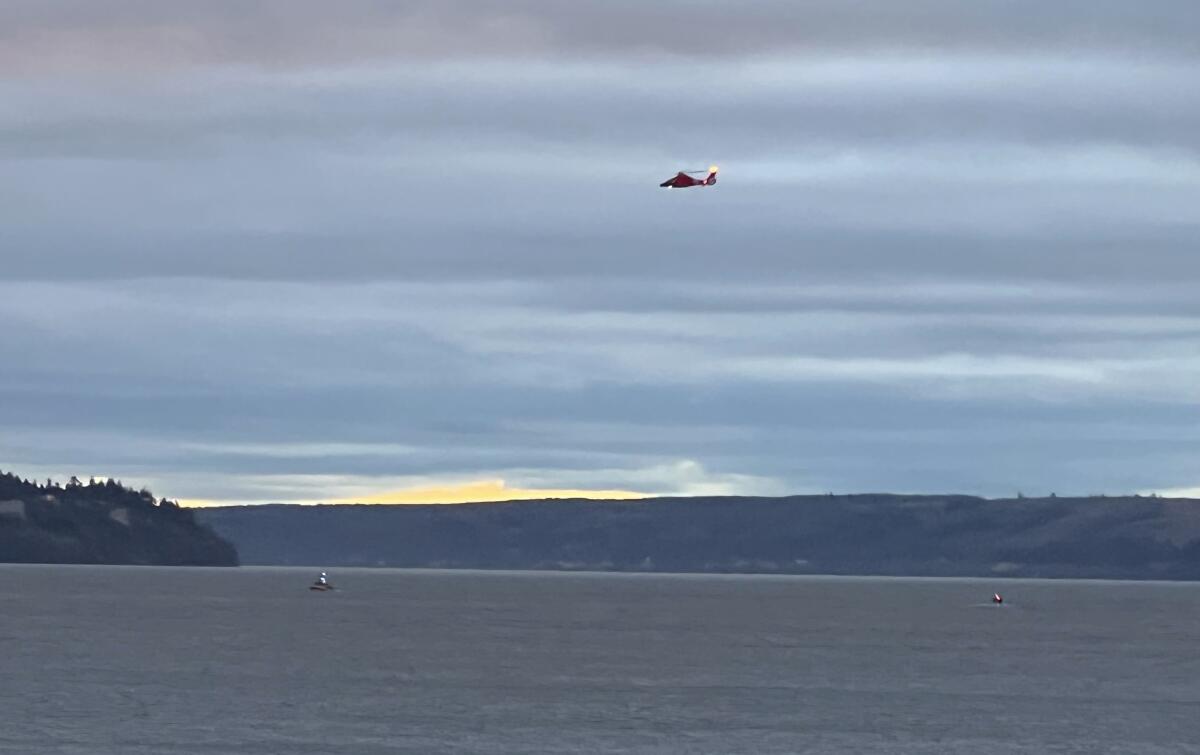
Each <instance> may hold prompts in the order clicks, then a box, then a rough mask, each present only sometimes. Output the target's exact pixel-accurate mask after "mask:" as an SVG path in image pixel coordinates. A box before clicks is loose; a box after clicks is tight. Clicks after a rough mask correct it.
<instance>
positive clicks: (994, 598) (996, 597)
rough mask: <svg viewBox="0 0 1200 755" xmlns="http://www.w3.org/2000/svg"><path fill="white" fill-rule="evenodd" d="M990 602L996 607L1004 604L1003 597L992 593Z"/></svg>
mask: <svg viewBox="0 0 1200 755" xmlns="http://www.w3.org/2000/svg"><path fill="white" fill-rule="evenodd" d="M992 602H993V603H995V604H996V605H1000V604H1001V603H1003V602H1004V597H1003V596H1002V595H1001V594H1000V593H998V592H994V593H992Z"/></svg>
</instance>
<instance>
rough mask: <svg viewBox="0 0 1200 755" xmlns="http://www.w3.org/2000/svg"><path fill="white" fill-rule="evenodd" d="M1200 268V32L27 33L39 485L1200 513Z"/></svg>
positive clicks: (7, 116) (639, 27)
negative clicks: (681, 180) (936, 500)
mask: <svg viewBox="0 0 1200 755" xmlns="http://www.w3.org/2000/svg"><path fill="white" fill-rule="evenodd" d="M712 163H716V164H718V165H720V166H721V174H720V183H719V184H718V185H716V186H715V187H712V188H707V189H692V190H686V191H667V190H663V189H659V188H658V183H659V182H660V181H662V180H664V179H665V178H667V177H669V176H670V175H671V174H673V173H674V172H675V171H676V170H678V169H694V168H703V167H705V166H707V165H709V164H712ZM1198 240H1200V5H1198V4H1197V3H1196V2H1195V0H1159V1H1158V2H1154V3H1150V4H1136V3H1130V2H1128V0H1119V1H1118V0H1087V1H1086V2H1085V1H1084V0H1059V1H1058V2H1054V3H1047V2H1044V0H1029V1H1028V2H1025V1H1021V0H975V1H974V2H962V1H961V0H945V1H941V0H908V2H904V3H896V2H892V1H891V0H876V1H875V2H864V1H859V0H819V1H810V2H798V1H793V0H787V1H784V0H780V1H778V2H746V1H745V0H737V1H736V2H735V1H734V0H705V1H697V2H686V3H685V2H672V1H665V0H655V1H654V2H646V1H645V0H638V1H634V0H628V1H625V0H621V1H615V0H605V1H604V2H599V1H597V2H590V3H584V2H525V1H521V0H516V1H511V0H510V1H509V2H479V1H476V0H471V1H454V0H438V1H437V2H407V3H405V2H397V3H385V2H367V1H362V2H328V0H322V1H321V2H317V1H316V0H286V2H285V1H283V0H280V1H278V2H271V1H264V2H257V3H250V4H248V3H244V2H241V1H240V0H238V1H236V2H235V1H234V0H212V1H210V2H204V3H195V2H183V0H108V1H106V2H94V1H93V0H63V1H58V2H56V1H53V0H6V2H4V3H2V4H0V354H3V358H2V360H0V468H3V469H6V470H9V469H11V470H12V471H14V472H16V473H17V474H20V475H22V476H37V477H46V476H48V475H51V476H55V477H58V478H64V477H66V476H68V475H71V474H78V475H80V476H87V475H98V476H99V475H104V476H114V477H119V478H121V479H122V480H124V481H126V482H132V483H135V484H138V485H141V484H149V485H151V486H152V487H153V488H154V490H155V492H157V493H159V494H160V495H166V496H169V497H178V498H182V499H188V500H207V501H314V500H339V499H375V500H383V499H389V498H388V497H389V495H390V494H393V493H394V492H395V491H404V490H407V489H410V488H422V489H425V488H436V489H438V490H446V489H450V490H453V489H454V488H455V487H457V486H460V485H470V486H472V487H471V488H469V489H471V490H478V489H485V490H488V491H489V494H490V493H492V492H494V491H495V490H496V489H497V488H496V486H498V485H499V484H500V481H502V482H503V485H504V486H505V488H504V489H501V492H503V491H504V490H508V491H509V492H511V493H512V494H513V495H519V494H522V493H523V491H526V490H538V491H541V490H549V491H561V490H603V491H628V492H631V493H650V494H658V493H664V494H665V493H672V494H674V493H679V494H700V493H745V494H758V493H767V494H777V493H790V492H797V493H803V492H825V491H831V490H832V491H837V492H868V491H884V490H887V491H905V492H966V493H981V494H987V495H1011V494H1015V493H1016V492H1017V491H1018V490H1020V491H1024V492H1025V493H1026V494H1040V493H1048V492H1050V491H1055V492H1058V493H1059V494H1060V495H1061V494H1067V493H1079V494H1086V493H1095V492H1109V493H1116V492H1132V491H1151V490H1166V491H1178V490H1187V489H1195V488H1200V463H1198V462H1200V296H1197V286H1196V282H1197V280H1200V243H1198ZM439 495H440V493H439ZM445 497H447V498H451V497H453V494H452V493H446V494H445ZM393 498H395V499H401V498H403V496H393Z"/></svg>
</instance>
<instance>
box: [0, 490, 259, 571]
mask: <svg viewBox="0 0 1200 755" xmlns="http://www.w3.org/2000/svg"><path fill="white" fill-rule="evenodd" d="M0 562H7V563H57V564H148V565H149V564H153V565H160V566H236V565H237V563H238V554H237V551H236V550H235V549H234V547H233V546H232V545H231V544H230V543H229V542H228V541H226V540H224V539H222V538H221V537H220V536H219V535H217V534H216V533H215V532H213V530H212V529H211V528H210V527H208V526H207V525H204V524H200V523H199V522H197V521H196V518H195V514H194V512H193V511H192V510H190V509H184V508H180V507H179V506H178V505H177V504H175V503H173V502H171V501H168V500H166V499H162V500H158V501H156V500H155V498H154V496H153V495H151V493H150V491H148V490H141V491H137V490H131V489H129V488H126V487H124V486H122V485H121V484H120V483H118V482H115V481H112V480H108V481H105V482H94V481H93V482H91V483H89V484H83V483H80V482H79V481H78V480H76V479H75V478H72V479H71V481H70V482H69V483H67V484H66V485H58V484H56V483H54V482H51V481H47V482H46V484H44V485H40V484H36V483H33V482H29V481H25V480H21V479H20V478H18V477H15V476H14V475H12V474H0Z"/></svg>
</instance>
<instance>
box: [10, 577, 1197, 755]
mask: <svg viewBox="0 0 1200 755" xmlns="http://www.w3.org/2000/svg"><path fill="white" fill-rule="evenodd" d="M313 576H314V574H313V573H312V572H311V571H308V570H295V569H259V568H242V569H228V570H209V569H158V568H137V567H133V568H120V567H114V568H109V567H103V568H96V567H33V566H4V567H0V601H2V602H0V605H2V606H3V612H2V613H0V641H2V642H3V645H2V648H3V655H2V659H0V752H4V753H9V752H11V753H29V754H30V755H54V754H62V755H65V754H66V753H71V754H76V753H78V754H79V755H84V754H86V755H109V754H114V755H115V754H116V753H120V754H121V755H136V754H139V753H146V754H147V755H149V754H151V753H153V754H154V755H162V754H165V753H172V754H173V753H205V754H206V755H212V754H213V753H255V754H256V755H276V754H278V755H283V754H284V753H288V754H290V753H354V754H355V755H370V754H371V753H488V754H489V755H491V754H495V753H522V754H527V753H627V752H628V753H633V752H636V753H746V754H747V755H749V754H754V755H761V754H763V753H824V752H839V753H840V752H848V753H905V752H911V753H950V752H953V753H981V754H987V753H1049V752H1061V753H1075V752H1077V753H1162V752H1198V751H1200V681H1198V678H1200V660H1198V659H1200V645H1198V644H1197V638H1198V636H1200V587H1197V586H1193V585H1182V584H1181V585H1169V584H1137V583H1098V582H1035V581H1006V582H998V583H990V582H981V581H974V580H890V579H889V580H885V579H820V578H817V579H813V578H756V577H699V576H689V577H682V576H681V577H672V576H619V575H565V574H511V573H478V572H469V573H464V572H411V571H409V572H406V571H390V570H339V571H335V572H331V573H330V578H331V580H332V581H334V582H335V583H336V584H338V585H339V586H340V587H342V588H344V589H342V590H340V591H338V592H334V593H327V594H322V593H310V592H309V591H308V590H307V589H306V585H307V583H308V582H309V581H310V580H311V578H312V577H313ZM994 587H995V588H996V589H1000V590H1001V591H1002V592H1003V593H1004V594H1005V597H1006V599H1007V600H1009V601H1010V604H1007V605H1005V606H1003V607H999V608H997V607H993V606H991V605H989V604H988V603H987V600H988V599H989V598H990V596H991V592H992V590H993V588H994Z"/></svg>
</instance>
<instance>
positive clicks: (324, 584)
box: [308, 572, 333, 592]
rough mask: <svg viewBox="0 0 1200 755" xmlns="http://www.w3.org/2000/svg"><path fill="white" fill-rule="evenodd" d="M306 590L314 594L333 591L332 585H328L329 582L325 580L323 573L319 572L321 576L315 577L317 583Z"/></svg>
mask: <svg viewBox="0 0 1200 755" xmlns="http://www.w3.org/2000/svg"><path fill="white" fill-rule="evenodd" d="M308 589H310V590H312V591H314V592H329V591H330V590H332V589H333V585H331V584H329V580H327V579H326V578H325V572H321V576H319V577H317V581H316V582H313V583H312V584H311V585H309V586H308Z"/></svg>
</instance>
